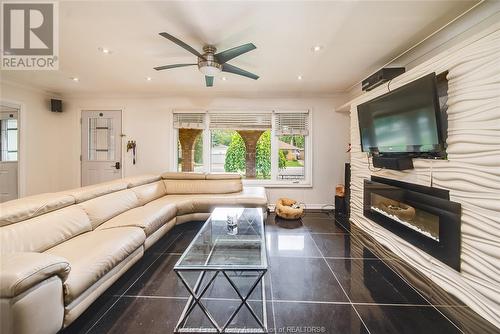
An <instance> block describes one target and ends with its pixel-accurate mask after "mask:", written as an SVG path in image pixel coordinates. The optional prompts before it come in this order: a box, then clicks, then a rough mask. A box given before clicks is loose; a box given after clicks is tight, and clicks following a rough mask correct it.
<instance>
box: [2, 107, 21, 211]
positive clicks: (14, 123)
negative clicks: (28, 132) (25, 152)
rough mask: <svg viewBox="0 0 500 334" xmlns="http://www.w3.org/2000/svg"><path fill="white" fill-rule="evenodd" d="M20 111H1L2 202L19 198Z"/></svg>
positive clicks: (6, 108)
mask: <svg viewBox="0 0 500 334" xmlns="http://www.w3.org/2000/svg"><path fill="white" fill-rule="evenodd" d="M18 118H19V111H18V110H17V109H14V108H10V107H6V106H2V107H1V109H0V202H6V201H10V200H13V199H16V198H18V197H19V192H18V191H19V190H18V177H19V176H18V174H19V173H18V166H19V163H18V156H19V122H18Z"/></svg>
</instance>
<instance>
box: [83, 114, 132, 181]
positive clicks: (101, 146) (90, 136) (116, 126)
mask: <svg viewBox="0 0 500 334" xmlns="http://www.w3.org/2000/svg"><path fill="white" fill-rule="evenodd" d="M121 133H122V112H121V110H82V156H81V160H82V186H87V185H91V184H96V183H100V182H106V181H111V180H114V179H119V178H121V176H122V169H121V168H122V146H121Z"/></svg>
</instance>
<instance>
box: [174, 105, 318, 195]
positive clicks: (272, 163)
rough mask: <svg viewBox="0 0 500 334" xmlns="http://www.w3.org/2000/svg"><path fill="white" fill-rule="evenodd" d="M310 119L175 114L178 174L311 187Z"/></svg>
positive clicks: (296, 114) (267, 114) (276, 114)
mask: <svg viewBox="0 0 500 334" xmlns="http://www.w3.org/2000/svg"><path fill="white" fill-rule="evenodd" d="M309 117H310V114H309V112H307V111H302V112H282V111H275V112H270V111H267V112H264V111H254V112H225V111H208V112H197V113H193V112H174V114H173V127H174V129H175V131H174V133H175V138H174V142H175V143H176V149H175V157H174V158H175V159H174V161H177V163H176V165H175V168H174V169H176V170H177V171H206V172H235V173H240V174H241V175H242V176H243V177H244V178H245V179H246V181H245V182H246V183H255V184H264V185H270V186H272V185H274V184H276V185H281V186H282V185H283V184H291V185H310V184H311V177H310V176H311V175H310V169H311V159H310V155H311V150H310V149H309V145H310V135H309Z"/></svg>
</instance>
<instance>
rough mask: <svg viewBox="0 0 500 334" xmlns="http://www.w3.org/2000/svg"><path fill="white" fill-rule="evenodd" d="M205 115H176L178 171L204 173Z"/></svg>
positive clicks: (176, 159) (176, 158)
mask: <svg viewBox="0 0 500 334" xmlns="http://www.w3.org/2000/svg"><path fill="white" fill-rule="evenodd" d="M204 128H205V114H204V113H175V114H174V129H175V130H176V135H177V140H176V142H177V147H176V150H175V152H176V156H175V161H177V164H176V165H177V168H176V170H177V171H179V172H181V171H189V172H203V171H204V170H205V168H204V165H203V129H204Z"/></svg>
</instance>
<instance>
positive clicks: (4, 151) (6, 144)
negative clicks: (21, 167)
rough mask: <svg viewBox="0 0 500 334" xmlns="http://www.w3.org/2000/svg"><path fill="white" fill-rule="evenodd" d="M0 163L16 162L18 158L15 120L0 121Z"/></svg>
mask: <svg viewBox="0 0 500 334" xmlns="http://www.w3.org/2000/svg"><path fill="white" fill-rule="evenodd" d="M0 122H1V123H0V128H1V135H0V146H1V154H0V156H1V161H17V158H18V154H17V153H18V152H17V151H18V142H17V140H18V129H17V119H4V120H0Z"/></svg>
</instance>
